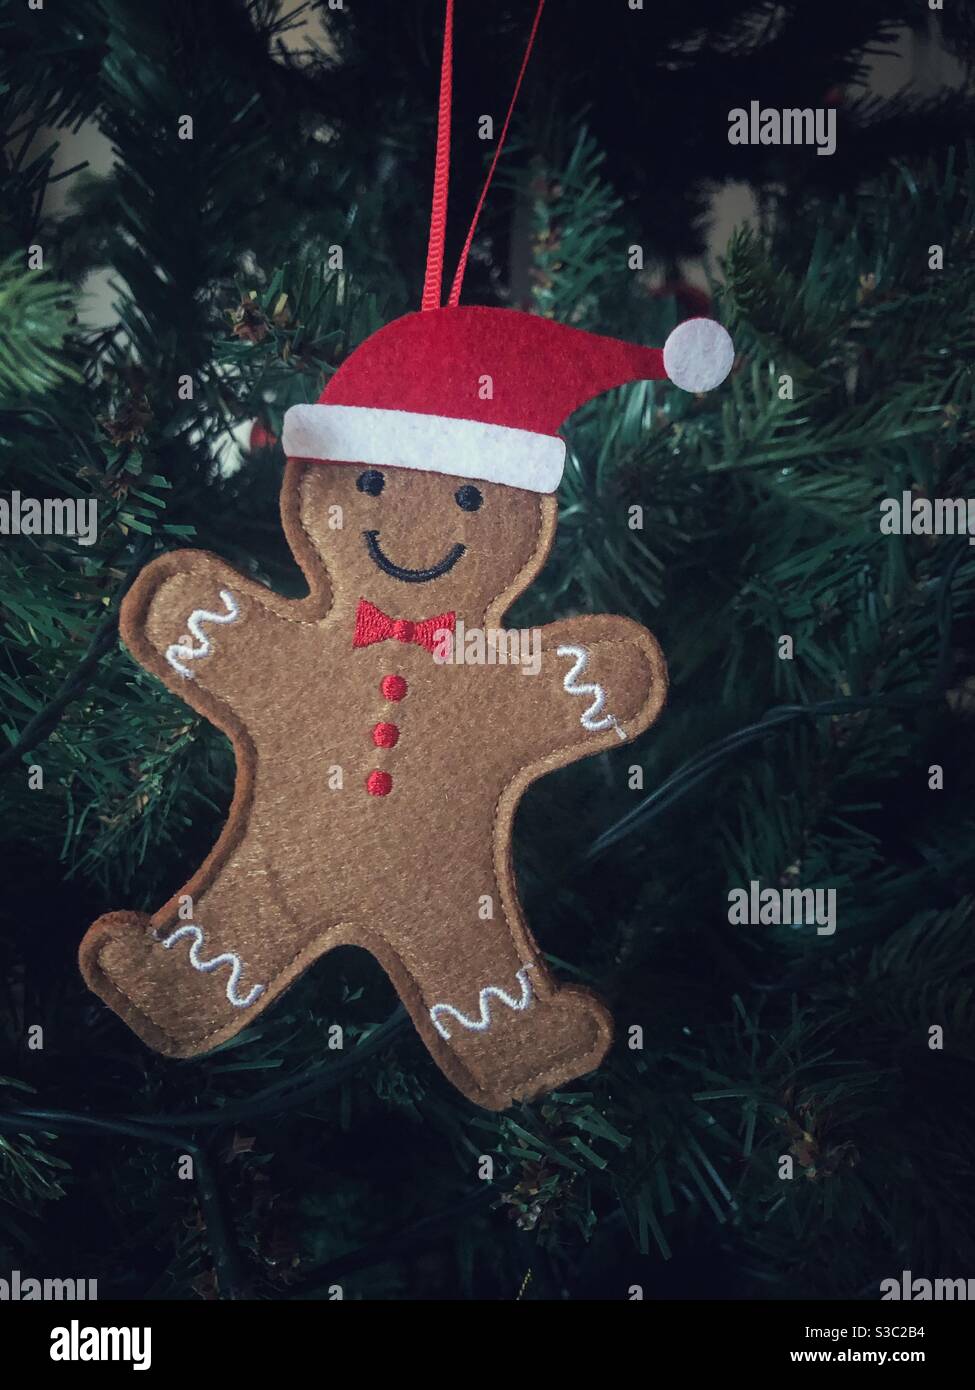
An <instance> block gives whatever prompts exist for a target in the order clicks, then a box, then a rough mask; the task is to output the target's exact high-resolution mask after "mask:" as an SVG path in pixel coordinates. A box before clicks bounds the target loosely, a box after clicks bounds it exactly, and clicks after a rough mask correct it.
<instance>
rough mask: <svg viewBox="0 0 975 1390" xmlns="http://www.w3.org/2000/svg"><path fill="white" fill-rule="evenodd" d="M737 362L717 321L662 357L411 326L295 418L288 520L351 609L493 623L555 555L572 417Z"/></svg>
mask: <svg viewBox="0 0 975 1390" xmlns="http://www.w3.org/2000/svg"><path fill="white" fill-rule="evenodd" d="M732 359H733V349H732V347H731V341H730V339H729V338H728V335H727V333H726V332H725V331H724V329H723V328H721V327H720V325H718V324H716V323H713V322H711V321H710V320H707V319H694V320H691V321H689V322H688V323H685V324H682V325H680V327H679V328H677V329H676V330H675V331H674V333H673V334H671V336H670V338H669V339H668V341H667V345H666V346H665V348H664V349H663V350H662V351H661V350H659V349H655V348H643V347H637V346H633V345H631V344H628V343H622V342H619V341H617V340H615V339H612V338H604V337H600V336H597V335H596V334H593V333H585V332H582V331H581V330H579V329H574V328H569V327H566V326H565V325H563V324H558V323H554V322H552V321H551V320H548V319H542V318H539V317H538V316H536V315H530V314H524V313H519V312H517V311H514V310H510V309H486V308H477V307H448V308H441V309H436V310H431V311H427V312H420V313H415V314H408V315H406V316H405V317H403V318H400V319H397V320H396V321H395V322H394V323H391V324H390V325H389V326H388V327H387V328H384V329H381V330H380V331H379V332H378V333H375V334H373V336H372V337H371V338H369V339H368V341H367V342H366V343H364V344H363V345H362V347H360V348H359V349H358V350H357V351H356V352H355V353H353V354H352V356H350V357H349V358H348V360H347V361H346V362H345V363H344V364H343V366H342V367H341V368H340V369H339V371H338V372H337V373H336V374H335V376H334V377H333V378H332V380H331V381H330V382H329V384H328V386H327V387H326V389H325V391H324V392H323V393H322V396H321V398H320V399H319V401H318V403H317V404H316V405H310V406H295V407H293V408H292V409H291V410H289V411H288V413H287V416H286V419H285V430H284V448H285V452H286V454H287V455H288V457H289V459H291V460H293V462H292V463H291V464H290V465H289V472H288V475H287V478H286V482H285V489H284V499H283V501H284V517H285V524H286V526H287V527H288V530H289V534H290V535H291V538H292V541H293V543H294V545H295V548H296V550H298V552H299V554H301V552H302V551H304V552H305V554H306V556H308V555H309V551H313V552H314V554H315V557H316V559H317V561H318V562H319V563H324V565H325V567H326V568H327V570H328V572H329V575H330V578H331V583H332V588H333V592H334V593H335V596H336V598H337V599H338V600H339V601H340V602H341V601H343V600H346V601H348V600H355V599H358V598H360V597H361V598H365V599H367V600H369V601H370V602H371V603H373V604H376V605H378V606H379V607H381V608H382V609H383V610H385V611H388V612H391V613H395V614H397V615H398V620H399V621H401V622H409V621H411V620H422V619H423V618H425V617H426V616H427V615H429V614H431V613H436V612H437V611H438V610H447V609H450V610H455V611H456V612H457V613H459V614H461V615H463V617H464V619H465V621H466V622H468V623H476V622H479V621H481V620H482V619H485V618H488V619H490V617H491V615H492V613H497V612H502V611H503V609H504V608H505V607H507V606H508V604H509V603H510V602H511V601H512V600H513V599H514V598H515V597H517V595H518V594H519V593H520V592H521V591H522V590H523V589H525V588H526V587H527V586H528V584H529V583H530V582H531V580H532V579H533V578H534V576H535V575H536V574H537V572H538V570H539V569H540V568H541V566H542V564H543V562H544V560H545V557H546V555H547V553H548V549H549V546H550V544H551V540H552V536H553V534H554V529H555V519H556V503H555V498H554V493H555V490H556V488H557V487H558V483H559V480H560V478H561V476H562V470H563V465H564V460H565V444H564V442H563V440H562V439H561V438H559V436H558V434H557V430H558V427H559V425H560V424H561V423H562V421H563V420H564V419H565V418H566V416H568V415H570V414H571V413H572V411H573V410H575V409H576V408H577V407H578V406H579V405H581V404H582V403H583V402H584V401H587V400H589V399H591V398H592V397H593V396H596V395H598V394H600V393H601V392H603V391H607V390H609V389H610V388H612V387H614V386H618V385H621V384H623V383H625V382H628V381H635V380H642V379H647V378H655V377H656V378H661V377H670V378H671V380H674V381H675V382H677V384H679V385H681V386H683V387H684V388H685V389H688V390H708V389H710V388H711V387H712V386H714V385H716V384H717V382H719V381H720V380H722V379H723V378H724V376H725V375H726V374H727V372H728V370H729V368H730V366H731V362H732ZM310 460H315V462H310ZM322 462H327V463H329V464H334V465H337V466H335V467H325V468H323V467H321V463H322ZM309 558H310V556H309Z"/></svg>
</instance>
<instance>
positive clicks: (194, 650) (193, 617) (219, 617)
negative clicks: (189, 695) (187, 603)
mask: <svg viewBox="0 0 975 1390" xmlns="http://www.w3.org/2000/svg"><path fill="white" fill-rule="evenodd" d="M220 597H221V598H222V599H223V604H224V607H225V608H226V610H227V611H226V613H211V612H210V611H209V610H208V609H206V608H196V609H194V610H193V612H192V613H191V614H190V616H189V618H187V620H186V626H187V628H188V629H189V633H190V636H191V637H194V638H195V639H196V641H197V642H199V644H200V645H199V647H191V646H189V645H188V644H187V643H186V642H184V641H183V640H182V639H181V640H180V641H179V642H174V643H173V644H172V646H170V647H167V648H166V660H167V661H168V662H169V664H170V666H172V668H173V670H174V671H178V672H179V674H180V675H181V676H186V677H187V679H189V680H193V678H194V675H195V672H193V671H191V670H190V669H189V667H187V666H184V665H183V662H184V661H199V659H200V657H203V656H209V655H210V653H211V652H212V651H213V645H212V643H211V642H210V639H209V637H207V635H206V633H205V632H204V631H203V629H202V628H201V626H200V624H201V623H233V622H236V621H237V619H238V618H239V617H240V609H239V608H238V607H237V602H236V600H235V598H234V596H233V594H232V593H231V592H230V590H229V589H221V590H220Z"/></svg>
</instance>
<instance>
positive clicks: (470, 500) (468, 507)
mask: <svg viewBox="0 0 975 1390" xmlns="http://www.w3.org/2000/svg"><path fill="white" fill-rule="evenodd" d="M454 501H455V502H456V503H457V505H458V507H460V509H461V511H464V512H476V511H477V509H478V507H479V506H480V505H481V503H482V502H483V501H484V498H483V497H482V496H481V494H480V493H479V492H478V490H477V488H476V487H471V485H470V483H465V484H464V486H463V487H459V488H458V489H457V491H456V492H455V493H454Z"/></svg>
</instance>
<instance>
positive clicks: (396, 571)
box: [362, 531, 467, 584]
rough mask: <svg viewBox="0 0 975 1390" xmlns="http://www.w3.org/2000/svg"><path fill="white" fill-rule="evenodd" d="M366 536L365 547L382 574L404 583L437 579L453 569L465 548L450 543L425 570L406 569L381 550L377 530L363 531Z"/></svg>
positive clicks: (419, 582)
mask: <svg viewBox="0 0 975 1390" xmlns="http://www.w3.org/2000/svg"><path fill="white" fill-rule="evenodd" d="M362 534H363V535H364V536H365V538H366V549H367V550H368V551H369V555H370V557H371V558H372V561H373V563H374V564H376V565H378V566H379V568H380V569H381V570H382V571H383V573H384V574H390V575H392V577H393V578H394V579H402V580H403V581H404V583H406V584H425V583H426V582H427V580H429V579H439V578H440V576H441V575H442V574H447V573H448V572H449V571H450V570H452V569H453V567H454V565H456V563H457V561H458V560H459V559H460V557H461V556H462V555H463V554H464V552H465V550H466V549H467V547H466V546H463V545H461V544H460V542H458V543H457V544H456V545H452V546H451V547H450V549H449V550H448V551H447V553H446V555H445V556H444V557H443V559H442V560H440V561H438V562H437V564H435V565H431V566H430V568H429V569H425V570H408V569H405V568H404V567H403V566H402V565H397V564H394V563H393V561H392V560H391V559H390V558H389V556H388V555H386V554H385V553H384V551H383V548H382V546H381V545H380V544H379V532H378V531H363V533H362Z"/></svg>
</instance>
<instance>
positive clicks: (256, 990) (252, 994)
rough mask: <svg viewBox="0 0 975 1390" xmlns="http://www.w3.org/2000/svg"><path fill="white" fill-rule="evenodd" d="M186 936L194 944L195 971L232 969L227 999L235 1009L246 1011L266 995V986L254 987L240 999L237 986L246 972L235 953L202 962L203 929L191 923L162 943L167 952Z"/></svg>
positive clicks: (206, 972) (193, 961) (224, 953)
mask: <svg viewBox="0 0 975 1390" xmlns="http://www.w3.org/2000/svg"><path fill="white" fill-rule="evenodd" d="M184 936H192V937H193V938H194V940H193V944H192V946H191V947H190V965H192V967H193V969H194V970H199V971H200V972H201V973H202V974H204V975H209V973H210V971H211V970H218V969H219V968H220V966H221V965H229V966H230V967H231V971H230V979H229V980H228V981H227V998H228V999H229V1000H230V1002H231V1004H233V1006H234V1008H235V1009H246V1008H248V1007H249V1006H250V1005H251V1004H253V1002H254V1000H255V999H257V998H259V997H260V996H261V995H262V994H263V993H264V985H254V986H253V987H252V988H251V989H250V990H249V991H248V993H247V994H245V995H244V996H243V998H241V997H240V995H238V993H237V985H238V984H239V982H240V977H241V975H242V974H243V971H244V965H243V962H242V961H241V959H240V956H238V955H237V953H236V952H235V951H224V952H223V954H222V955H219V956H214V957H213V959H212V960H201V959H200V955H199V950H200V947H201V946H202V945H203V940H204V937H203V929H202V928H201V927H198V926H196V924H195V923H190V924H189V925H188V926H185V927H178V928H177V929H176V931H174V932H173V933H172V935H171V936H167V937H166V940H165V941H164V942H163V943H162V944H163V945H164V946H165V947H166V949H167V950H169V949H170V947H172V946H175V945H176V942H177V941H179V940H180V939H181V938H182V937H184Z"/></svg>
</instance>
